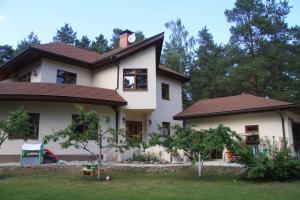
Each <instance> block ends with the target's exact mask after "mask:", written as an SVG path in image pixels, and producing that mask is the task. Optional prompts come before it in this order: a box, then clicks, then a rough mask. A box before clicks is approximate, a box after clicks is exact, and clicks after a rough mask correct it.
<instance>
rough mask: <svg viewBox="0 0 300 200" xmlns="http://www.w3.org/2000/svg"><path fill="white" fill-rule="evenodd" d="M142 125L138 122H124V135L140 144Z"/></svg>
mask: <svg viewBox="0 0 300 200" xmlns="http://www.w3.org/2000/svg"><path fill="white" fill-rule="evenodd" d="M142 133H143V123H142V122H140V121H126V135H127V136H129V137H131V138H133V139H136V140H137V141H139V142H142Z"/></svg>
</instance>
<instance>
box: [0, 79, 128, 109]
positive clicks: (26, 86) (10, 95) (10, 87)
mask: <svg viewBox="0 0 300 200" xmlns="http://www.w3.org/2000/svg"><path fill="white" fill-rule="evenodd" d="M0 100H2V101H5V100H16V101H35V100H36V101H56V102H72V103H83V104H96V105H110V106H123V105H127V102H126V100H124V99H123V98H122V97H121V96H120V95H119V94H117V93H116V92H115V91H114V90H111V89H104V88H97V87H89V86H79V85H69V84H56V83H32V82H31V83H27V82H5V83H0Z"/></svg>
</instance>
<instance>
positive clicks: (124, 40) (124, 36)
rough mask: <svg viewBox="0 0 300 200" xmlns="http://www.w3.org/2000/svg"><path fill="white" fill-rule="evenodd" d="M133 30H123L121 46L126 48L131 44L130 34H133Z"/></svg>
mask: <svg viewBox="0 0 300 200" xmlns="http://www.w3.org/2000/svg"><path fill="white" fill-rule="evenodd" d="M132 33H133V32H132V31H130V30H128V29H126V30H125V31H122V32H121V34H120V41H119V47H120V48H125V47H127V46H128V45H129V42H128V36H129V35H130V34H132Z"/></svg>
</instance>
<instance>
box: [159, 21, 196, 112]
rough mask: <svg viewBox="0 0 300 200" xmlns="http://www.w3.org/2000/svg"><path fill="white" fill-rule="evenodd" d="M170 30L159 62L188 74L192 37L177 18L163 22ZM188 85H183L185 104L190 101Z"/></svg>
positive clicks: (191, 54)
mask: <svg viewBox="0 0 300 200" xmlns="http://www.w3.org/2000/svg"><path fill="white" fill-rule="evenodd" d="M165 27H166V28H167V29H168V30H169V31H170V35H169V41H167V42H165V44H164V47H163V52H162V55H161V63H162V64H163V65H165V66H166V67H170V68H171V69H174V70H175V71H177V72H179V73H181V74H184V75H188V74H189V73H188V72H189V68H190V66H191V64H192V60H193V47H194V38H193V37H190V36H189V32H188V31H187V30H186V29H185V27H184V25H183V23H182V22H181V20H180V19H179V18H178V19H177V20H176V21H170V22H167V23H166V24H165ZM187 87H188V85H184V86H183V92H182V98H183V104H184V106H186V105H187V104H188V102H190V101H191V99H190V95H189V94H188V92H187V91H186V90H187Z"/></svg>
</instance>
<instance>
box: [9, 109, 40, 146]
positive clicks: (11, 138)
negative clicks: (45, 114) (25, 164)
mask: <svg viewBox="0 0 300 200" xmlns="http://www.w3.org/2000/svg"><path fill="white" fill-rule="evenodd" d="M27 114H28V116H29V120H32V117H33V116H34V117H37V118H36V119H37V124H36V133H34V129H35V127H34V122H31V123H32V125H33V127H32V128H33V134H32V136H28V138H27V139H29V140H38V139H39V132H40V131H39V130H40V113H27ZM8 139H10V140H20V139H23V138H22V137H18V136H12V135H10V136H8Z"/></svg>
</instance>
